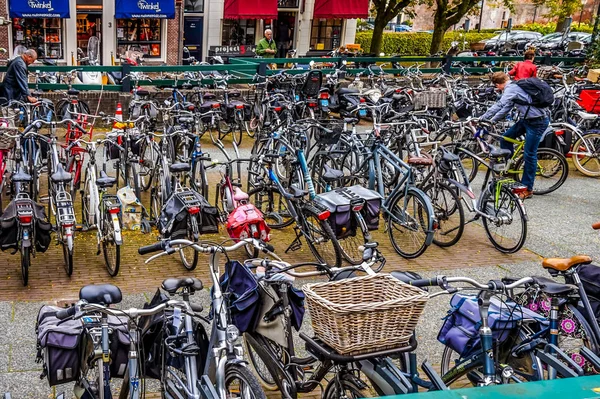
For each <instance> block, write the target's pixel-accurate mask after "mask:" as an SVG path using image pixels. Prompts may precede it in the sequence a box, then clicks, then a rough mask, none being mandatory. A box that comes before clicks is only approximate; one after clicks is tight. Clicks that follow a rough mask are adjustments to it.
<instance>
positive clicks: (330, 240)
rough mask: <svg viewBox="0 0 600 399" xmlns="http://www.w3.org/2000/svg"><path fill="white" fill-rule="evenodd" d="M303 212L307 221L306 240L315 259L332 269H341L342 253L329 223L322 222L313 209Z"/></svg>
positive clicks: (305, 226) (305, 227)
mask: <svg viewBox="0 0 600 399" xmlns="http://www.w3.org/2000/svg"><path fill="white" fill-rule="evenodd" d="M302 212H303V214H304V215H303V216H304V220H305V222H304V223H305V225H304V226H303V228H304V229H305V231H304V233H305V236H304V238H305V239H306V243H307V244H308V247H309V248H310V250H311V252H312V253H313V255H314V256H315V258H316V259H317V260H318V261H319V262H323V263H325V264H326V265H328V266H330V267H341V265H342V251H341V250H340V244H339V242H338V240H337V238H336V236H335V233H334V232H333V230H332V229H331V225H330V224H329V222H328V221H327V220H320V219H319V216H318V215H317V213H316V212H314V211H313V210H311V209H306V208H305V209H303V210H302ZM300 219H303V218H302V217H300Z"/></svg>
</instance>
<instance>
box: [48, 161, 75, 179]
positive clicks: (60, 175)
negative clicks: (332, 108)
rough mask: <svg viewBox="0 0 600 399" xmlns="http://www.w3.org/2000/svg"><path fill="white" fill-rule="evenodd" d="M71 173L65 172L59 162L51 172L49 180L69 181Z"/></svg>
mask: <svg viewBox="0 0 600 399" xmlns="http://www.w3.org/2000/svg"><path fill="white" fill-rule="evenodd" d="M71 178H72V177H71V174H70V173H69V172H67V171H66V170H65V169H64V168H63V167H62V165H61V164H59V165H58V166H57V167H56V172H54V173H52V176H50V180H52V182H53V183H68V182H70V181H71Z"/></svg>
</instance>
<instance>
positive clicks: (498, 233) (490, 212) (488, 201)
mask: <svg viewBox="0 0 600 399" xmlns="http://www.w3.org/2000/svg"><path fill="white" fill-rule="evenodd" d="M489 187H491V189H490V188H488V189H486V191H485V192H484V194H483V198H482V199H481V205H480V210H481V211H482V212H484V213H485V214H486V215H487V216H490V217H491V218H488V217H486V216H484V217H483V227H484V228H485V232H486V234H487V236H488V238H489V240H490V241H491V242H492V244H493V245H494V247H496V249H497V250H498V251H500V252H504V253H514V252H517V251H518V250H519V249H521V247H522V246H523V244H524V243H525V238H526V237H527V219H526V217H525V211H524V210H523V206H522V205H521V202H520V200H519V199H518V198H517V196H516V195H515V194H514V193H513V192H512V191H511V190H510V189H509V188H508V187H507V186H504V185H503V186H501V188H500V192H499V193H498V195H497V199H496V198H495V197H496V196H495V195H494V193H492V190H495V184H494V185H491V184H490V186H489Z"/></svg>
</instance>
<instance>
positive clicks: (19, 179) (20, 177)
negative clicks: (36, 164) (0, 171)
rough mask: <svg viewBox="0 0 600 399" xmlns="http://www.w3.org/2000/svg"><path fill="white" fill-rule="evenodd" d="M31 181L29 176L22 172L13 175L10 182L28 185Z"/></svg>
mask: <svg viewBox="0 0 600 399" xmlns="http://www.w3.org/2000/svg"><path fill="white" fill-rule="evenodd" d="M32 180H33V179H32V178H31V175H30V174H28V173H25V172H23V171H19V172H17V173H15V174H14V175H13V177H12V181H13V182H15V183H29V182H31V181H32Z"/></svg>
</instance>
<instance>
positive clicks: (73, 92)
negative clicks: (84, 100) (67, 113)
mask: <svg viewBox="0 0 600 399" xmlns="http://www.w3.org/2000/svg"><path fill="white" fill-rule="evenodd" d="M67 94H68V95H70V96H76V95H78V94H79V90H77V89H69V91H67Z"/></svg>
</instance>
